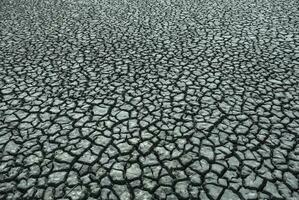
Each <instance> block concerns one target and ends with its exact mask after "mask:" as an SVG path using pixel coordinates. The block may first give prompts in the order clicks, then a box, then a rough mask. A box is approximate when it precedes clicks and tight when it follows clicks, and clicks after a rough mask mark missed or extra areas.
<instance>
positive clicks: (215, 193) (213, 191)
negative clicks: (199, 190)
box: [206, 184, 223, 199]
mask: <svg viewBox="0 0 299 200" xmlns="http://www.w3.org/2000/svg"><path fill="white" fill-rule="evenodd" d="M206 187H207V189H208V191H209V194H210V195H211V196H212V197H213V199H218V197H219V195H220V193H221V192H222V190H223V188H222V187H219V186H216V185H212V184H207V185H206Z"/></svg>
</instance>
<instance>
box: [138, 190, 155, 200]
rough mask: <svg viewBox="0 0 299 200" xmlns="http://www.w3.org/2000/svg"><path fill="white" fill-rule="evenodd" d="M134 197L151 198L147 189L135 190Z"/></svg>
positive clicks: (148, 199) (142, 199)
mask: <svg viewBox="0 0 299 200" xmlns="http://www.w3.org/2000/svg"><path fill="white" fill-rule="evenodd" d="M134 193H135V198H136V200H139V199H140V200H150V199H152V195H151V194H150V193H149V192H148V191H144V190H139V189H137V190H135V191H134Z"/></svg>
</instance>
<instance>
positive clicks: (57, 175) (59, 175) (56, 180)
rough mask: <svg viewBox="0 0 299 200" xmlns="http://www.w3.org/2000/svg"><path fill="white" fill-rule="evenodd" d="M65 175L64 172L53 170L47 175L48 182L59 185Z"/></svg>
mask: <svg viewBox="0 0 299 200" xmlns="http://www.w3.org/2000/svg"><path fill="white" fill-rule="evenodd" d="M65 175H66V172H54V173H53V174H50V176H49V183H53V184H55V185H59V184H60V183H62V182H64V178H65Z"/></svg>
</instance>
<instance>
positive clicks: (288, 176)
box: [283, 172, 298, 190]
mask: <svg viewBox="0 0 299 200" xmlns="http://www.w3.org/2000/svg"><path fill="white" fill-rule="evenodd" d="M283 178H284V180H285V182H286V183H287V184H288V185H289V186H290V187H291V188H292V189H293V190H297V189H298V179H297V178H296V177H295V176H294V175H293V174H292V173H290V172H285V173H284V174H283Z"/></svg>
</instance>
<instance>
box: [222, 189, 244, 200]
mask: <svg viewBox="0 0 299 200" xmlns="http://www.w3.org/2000/svg"><path fill="white" fill-rule="evenodd" d="M221 199H222V200H227V199H229V200H239V199H240V198H239V196H238V195H237V194H236V193H234V192H233V191H231V190H225V192H224V193H223V195H222V197H221Z"/></svg>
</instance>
